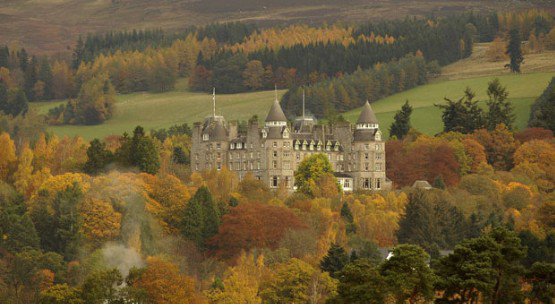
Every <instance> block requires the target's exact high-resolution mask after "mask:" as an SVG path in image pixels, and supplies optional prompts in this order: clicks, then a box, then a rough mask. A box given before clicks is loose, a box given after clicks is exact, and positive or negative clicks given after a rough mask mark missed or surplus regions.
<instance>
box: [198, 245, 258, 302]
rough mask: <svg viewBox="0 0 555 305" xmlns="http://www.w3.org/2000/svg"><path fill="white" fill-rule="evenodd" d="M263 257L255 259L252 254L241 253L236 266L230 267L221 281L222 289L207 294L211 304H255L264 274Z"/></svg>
mask: <svg viewBox="0 0 555 305" xmlns="http://www.w3.org/2000/svg"><path fill="white" fill-rule="evenodd" d="M264 269H265V268H264V257H263V256H258V258H255V257H254V255H253V254H245V253H244V252H243V253H241V256H240V257H239V260H238V262H237V265H236V266H234V267H230V268H229V269H228V270H227V271H226V273H225V278H224V279H223V287H219V288H215V289H212V290H210V291H208V292H207V296H208V298H209V299H210V301H211V302H212V303H220V304H257V303H261V302H262V300H261V299H260V296H258V289H259V286H260V279H261V278H262V275H263V272H264Z"/></svg>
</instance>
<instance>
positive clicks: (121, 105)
mask: <svg viewBox="0 0 555 305" xmlns="http://www.w3.org/2000/svg"><path fill="white" fill-rule="evenodd" d="M553 76H555V72H542V73H530V74H519V75H515V74H510V75H501V76H498V77H499V79H500V81H501V83H502V84H503V85H504V86H506V87H507V89H508V91H509V99H510V100H511V102H513V105H514V107H515V113H516V116H517V118H516V127H517V128H518V129H522V128H524V127H525V126H526V122H527V120H528V116H529V113H530V105H531V104H532V103H533V102H534V100H535V99H536V98H537V97H538V96H539V95H540V94H541V93H542V91H543V90H544V89H545V87H546V86H547V84H548V82H549V80H550V79H551V78H552V77H553ZM493 78H494V76H486V77H476V78H468V79H459V80H446V81H438V82H433V83H430V84H427V85H424V86H420V87H417V88H413V89H411V90H407V91H404V92H401V93H398V94H395V95H392V96H389V97H386V98H383V99H381V100H378V101H376V102H374V103H372V107H373V108H374V111H375V112H376V114H377V116H378V119H379V120H380V124H381V128H382V131H383V132H384V134H385V135H386V136H387V135H388V134H389V131H388V129H389V126H390V125H391V122H392V121H393V116H394V114H395V112H396V111H397V110H399V109H400V108H401V105H402V104H403V103H404V102H405V100H408V101H409V102H410V104H411V105H412V106H413V108H414V112H413V114H412V126H413V127H414V128H416V129H418V130H420V131H422V132H424V133H427V134H435V133H438V132H440V131H441V130H442V126H443V124H442V121H441V112H440V110H439V109H438V108H437V107H435V106H434V104H436V103H442V102H443V98H444V97H448V98H451V99H457V98H460V97H461V96H462V95H463V91H464V89H465V88H466V87H470V88H472V90H474V92H475V93H476V98H477V100H481V101H482V102H481V103H482V104H483V105H484V106H485V103H484V102H483V101H485V100H486V99H487V95H486V88H487V83H488V81H490V80H491V79H493ZM284 93H285V90H279V91H278V97H281V95H283V94H284ZM274 94H275V93H274V91H260V92H252V93H240V94H217V96H216V105H217V113H218V114H222V115H224V116H225V117H226V119H227V120H246V119H248V118H250V117H251V116H252V115H254V114H256V115H258V116H259V118H261V119H263V118H264V117H265V115H266V113H267V111H268V109H269V108H270V105H271V103H272V101H273V100H274ZM60 103H63V102H61V101H57V102H47V103H33V104H32V105H31V107H33V108H34V109H36V110H37V111H38V112H39V113H46V112H48V109H50V108H52V107H54V106H57V105H59V104H60ZM211 112H212V96H211V95H210V94H206V93H194V92H190V91H188V89H187V86H186V81H185V80H180V82H179V83H178V85H177V87H176V90H175V91H171V92H166V93H148V92H141V93H133V94H121V95H118V96H117V103H116V113H115V114H114V116H113V118H112V119H110V120H108V121H107V122H105V123H104V124H101V125H95V126H70V125H65V126H51V127H49V128H50V130H51V131H52V132H54V133H55V134H57V135H59V136H65V135H68V136H75V135H79V136H82V137H83V138H85V139H89V140H90V139H92V138H95V137H98V138H102V137H104V136H107V135H111V134H122V133H123V132H126V131H127V132H130V131H132V130H133V128H134V127H135V126H137V125H141V126H143V127H144V128H145V129H146V130H150V129H152V128H154V129H157V128H163V127H169V126H171V125H174V124H182V123H189V124H190V125H191V124H192V123H193V122H196V121H201V120H202V119H203V118H204V117H206V116H207V115H210V114H211ZM359 112H360V110H359V109H354V110H352V111H349V112H347V113H345V114H344V116H345V118H346V119H348V120H350V121H356V119H357V116H358V114H359Z"/></svg>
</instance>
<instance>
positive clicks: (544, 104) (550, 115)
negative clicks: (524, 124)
mask: <svg viewBox="0 0 555 305" xmlns="http://www.w3.org/2000/svg"><path fill="white" fill-rule="evenodd" d="M554 31H555V30H554ZM554 118H555V77H553V78H552V79H551V81H550V82H549V85H547V88H545V90H544V91H543V93H542V95H541V96H540V97H538V99H536V101H535V102H534V104H533V105H532V110H531V111H530V118H529V119H528V127H541V128H545V129H550V130H551V131H553V132H555V119H554Z"/></svg>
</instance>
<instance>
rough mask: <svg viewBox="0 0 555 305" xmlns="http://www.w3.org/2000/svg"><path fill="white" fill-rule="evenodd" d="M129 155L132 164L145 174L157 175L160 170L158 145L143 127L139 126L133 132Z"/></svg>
mask: <svg viewBox="0 0 555 305" xmlns="http://www.w3.org/2000/svg"><path fill="white" fill-rule="evenodd" d="M129 154H130V155H129V160H130V163H131V164H132V165H134V166H137V167H138V168H139V169H140V170H141V171H143V172H145V173H149V174H156V173H157V172H158V170H159V169H160V156H159V154H158V150H157V148H156V145H155V143H154V141H153V140H152V139H151V138H150V137H147V136H146V135H145V131H144V129H143V128H142V127H141V126H137V127H136V128H135V130H134V131H133V138H131V145H130V151H129Z"/></svg>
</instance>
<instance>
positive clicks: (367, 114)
mask: <svg viewBox="0 0 555 305" xmlns="http://www.w3.org/2000/svg"><path fill="white" fill-rule="evenodd" d="M357 124H378V119H377V118H376V115H375V114H374V110H372V107H371V106H370V103H368V101H366V104H364V107H362V111H361V112H360V116H359V117H358V120H357Z"/></svg>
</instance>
